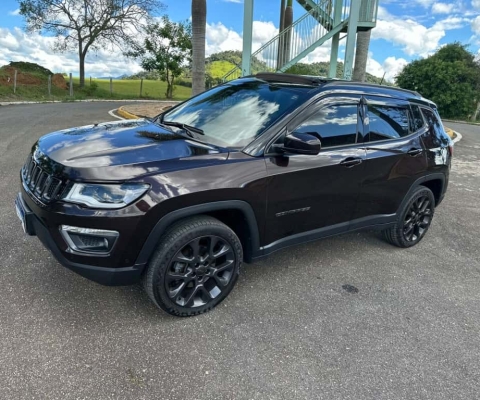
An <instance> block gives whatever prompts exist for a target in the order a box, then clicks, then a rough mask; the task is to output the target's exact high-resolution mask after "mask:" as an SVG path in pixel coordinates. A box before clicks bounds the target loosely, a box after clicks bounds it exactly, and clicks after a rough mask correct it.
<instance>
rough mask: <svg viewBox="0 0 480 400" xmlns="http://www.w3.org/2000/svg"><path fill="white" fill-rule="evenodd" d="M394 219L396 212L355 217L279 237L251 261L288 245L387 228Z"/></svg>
mask: <svg viewBox="0 0 480 400" xmlns="http://www.w3.org/2000/svg"><path fill="white" fill-rule="evenodd" d="M396 220H397V214H388V215H374V216H371V217H364V218H359V219H355V220H353V221H348V222H342V223H340V224H336V225H332V226H327V227H324V228H320V229H315V230H312V231H308V232H302V233H297V234H295V235H291V236H287V237H285V238H282V239H279V240H277V241H275V242H273V243H270V244H268V245H267V246H264V247H260V249H259V250H258V251H257V252H255V253H254V254H253V257H252V261H255V260H258V259H261V258H263V257H266V256H268V255H270V254H272V253H274V252H276V251H278V250H282V249H285V248H287V247H290V246H295V245H297V244H303V243H309V242H313V241H315V240H318V239H323V238H326V237H331V236H337V235H341V234H343V233H350V232H354V231H358V230H364V229H374V230H383V229H387V228H389V227H391V226H393V225H394V224H395V222H396Z"/></svg>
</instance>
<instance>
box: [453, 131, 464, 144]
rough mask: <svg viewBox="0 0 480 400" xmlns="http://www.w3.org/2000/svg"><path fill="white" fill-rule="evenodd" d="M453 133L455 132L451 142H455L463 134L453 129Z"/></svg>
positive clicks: (460, 138)
mask: <svg viewBox="0 0 480 400" xmlns="http://www.w3.org/2000/svg"><path fill="white" fill-rule="evenodd" d="M453 133H454V134H455V137H454V138H453V143H457V142H459V141H460V140H462V137H463V136H462V135H461V134H460V133H459V132H457V131H453Z"/></svg>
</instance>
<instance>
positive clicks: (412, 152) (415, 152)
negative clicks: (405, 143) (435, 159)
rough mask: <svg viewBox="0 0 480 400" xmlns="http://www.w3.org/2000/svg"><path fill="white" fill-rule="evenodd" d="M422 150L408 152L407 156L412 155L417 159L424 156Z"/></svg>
mask: <svg viewBox="0 0 480 400" xmlns="http://www.w3.org/2000/svg"><path fill="white" fill-rule="evenodd" d="M422 151H423V150H422V149H410V150H408V151H407V154H408V155H410V156H411V157H416V156H419V155H420V154H422Z"/></svg>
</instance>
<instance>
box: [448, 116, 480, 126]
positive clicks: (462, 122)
mask: <svg viewBox="0 0 480 400" xmlns="http://www.w3.org/2000/svg"><path fill="white" fill-rule="evenodd" d="M442 121H445V122H453V123H455V124H464V125H480V123H479V122H469V121H457V120H454V119H443V118H442Z"/></svg>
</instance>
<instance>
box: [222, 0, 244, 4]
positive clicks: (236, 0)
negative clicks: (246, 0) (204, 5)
mask: <svg viewBox="0 0 480 400" xmlns="http://www.w3.org/2000/svg"><path fill="white" fill-rule="evenodd" d="M222 1H224V2H225V3H237V4H241V3H243V0H222Z"/></svg>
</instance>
